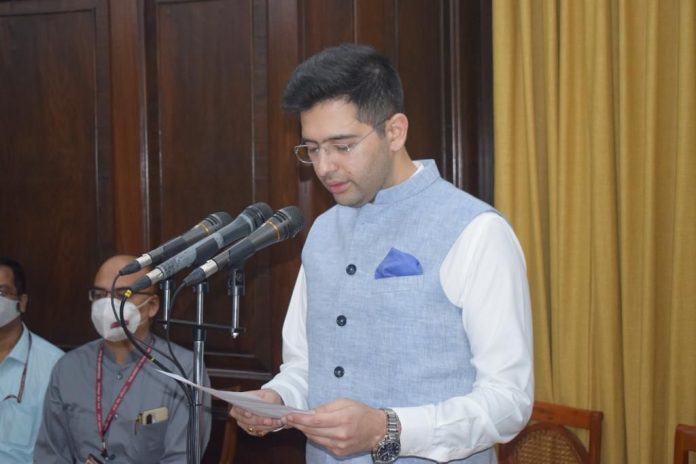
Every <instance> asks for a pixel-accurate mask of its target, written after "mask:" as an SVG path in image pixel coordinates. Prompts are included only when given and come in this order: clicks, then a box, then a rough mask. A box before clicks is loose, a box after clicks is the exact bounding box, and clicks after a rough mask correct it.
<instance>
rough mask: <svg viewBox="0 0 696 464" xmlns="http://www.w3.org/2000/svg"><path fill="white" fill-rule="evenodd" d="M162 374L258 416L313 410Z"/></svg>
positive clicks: (282, 414)
mask: <svg viewBox="0 0 696 464" xmlns="http://www.w3.org/2000/svg"><path fill="white" fill-rule="evenodd" d="M159 372H161V373H162V374H164V375H166V376H168V377H171V378H173V379H175V380H178V381H179V382H183V383H185V384H187V385H191V386H192V387H195V388H198V389H199V390H202V391H204V392H206V393H209V394H211V395H213V396H214V397H216V398H220V399H221V400H224V401H227V402H228V403H230V404H234V405H235V406H237V407H239V408H242V409H246V410H247V411H249V412H251V413H253V414H256V415H258V416H263V417H271V418H273V419H280V418H281V417H283V416H285V415H287V414H290V413H291V412H292V413H301V414H312V413H313V411H307V410H304V409H297V408H291V407H289V406H284V405H282V404H275V403H269V402H267V401H264V400H262V399H261V398H259V397H258V396H256V395H254V394H252V393H244V392H241V393H239V392H230V391H224V390H216V389H214V388H209V387H204V386H202V385H197V384H195V383H193V382H191V381H190V380H187V379H185V378H183V377H181V376H180V375H176V374H172V373H170V372H164V371H159Z"/></svg>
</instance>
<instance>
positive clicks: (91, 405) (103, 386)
mask: <svg viewBox="0 0 696 464" xmlns="http://www.w3.org/2000/svg"><path fill="white" fill-rule="evenodd" d="M133 259H134V257H132V256H114V257H112V258H110V259H108V260H107V261H106V262H105V263H104V264H102V266H101V268H99V271H97V274H96V276H95V278H94V287H93V288H92V289H90V291H89V299H90V301H91V302H92V322H93V323H94V327H95V329H96V330H97V332H98V333H99V335H101V337H102V338H101V339H100V340H95V341H93V342H90V343H87V344H86V345H83V346H81V347H79V348H76V349H74V350H72V351H70V352H68V353H67V354H66V355H65V356H64V357H63V358H62V359H61V361H60V362H58V363H57V364H56V366H55V368H54V370H53V373H52V375H51V381H50V383H49V386H48V390H47V392H46V400H45V402H44V413H43V424H42V426H41V430H40V432H39V438H38V440H37V442H36V450H35V454H34V457H35V462H40V463H42V464H43V463H52V462H78V463H82V462H90V463H96V462H107V461H108V462H124V463H125V462H130V463H139V464H145V463H159V462H177V463H181V462H186V443H187V431H188V423H189V415H190V411H189V405H188V402H187V400H186V397H185V395H184V392H183V390H182V389H181V387H180V386H179V385H177V383H176V382H175V381H174V380H173V379H171V378H169V377H166V376H164V375H162V374H161V373H159V372H156V369H158V367H157V366H156V365H154V364H153V363H150V362H147V359H146V357H145V356H144V355H143V354H142V353H141V352H140V351H138V350H137V349H136V348H135V347H134V346H133V345H132V344H131V343H130V341H129V340H128V338H127V336H126V334H125V333H124V331H123V328H122V327H121V326H120V324H119V322H118V321H117V319H116V318H115V315H114V311H113V309H112V306H111V296H112V295H111V293H110V289H111V285H112V282H113V280H114V277H115V276H116V275H117V274H118V271H119V270H120V269H121V268H123V267H124V266H125V265H126V264H128V263H129V262H130V261H132V260H133ZM148 271H149V269H143V270H142V271H140V272H138V273H135V274H131V275H127V276H123V277H120V278H119V279H118V280H117V281H116V286H117V289H116V291H115V294H114V295H113V296H114V302H115V304H116V308H117V310H118V309H119V306H120V300H121V296H122V293H123V292H124V291H125V290H126V289H127V288H128V287H130V286H131V285H132V284H133V282H135V280H137V279H138V278H139V277H141V276H142V275H144V274H145V273H146V272H148ZM158 311H159V297H158V296H157V294H156V293H155V291H154V289H153V288H149V289H145V290H143V291H142V292H138V293H135V294H133V296H131V297H130V299H128V301H127V302H126V304H125V307H124V313H123V318H124V321H125V322H126V326H127V327H128V329H129V331H130V332H132V333H133V334H134V335H135V338H136V339H138V340H141V341H142V342H143V343H144V346H146V347H147V350H148V352H149V353H150V355H151V356H153V357H155V358H156V359H157V360H158V361H159V362H161V363H162V364H164V365H165V366H166V367H167V368H168V369H169V370H171V371H172V372H175V373H179V371H178V369H177V368H176V367H175V365H174V364H173V363H172V362H171V361H170V360H169V359H166V357H165V355H164V354H166V355H169V351H168V348H167V342H166V341H165V340H163V339H162V338H160V337H157V336H155V335H154V334H152V333H151V332H150V326H151V324H152V320H153V318H154V317H155V315H156V314H157V312H158ZM172 350H173V353H174V356H175V357H176V358H177V359H178V361H179V362H180V363H181V365H182V366H183V368H184V370H185V372H186V376H187V377H188V378H191V376H192V371H193V354H192V352H191V351H188V350H186V349H184V348H182V347H180V346H178V345H174V344H172ZM163 353H164V354H163ZM204 378H205V381H206V382H207V383H209V381H208V375H207V373H205V371H204ZM209 401H210V399H209V397H207V395H206V402H207V403H208V405H209ZM206 409H207V412H206V413H205V414H203V415H202V417H201V420H202V421H203V424H202V426H201V430H202V435H203V437H202V440H201V444H202V446H203V449H205V446H206V445H207V443H208V438H209V436H210V422H211V416H210V409H209V408H206Z"/></svg>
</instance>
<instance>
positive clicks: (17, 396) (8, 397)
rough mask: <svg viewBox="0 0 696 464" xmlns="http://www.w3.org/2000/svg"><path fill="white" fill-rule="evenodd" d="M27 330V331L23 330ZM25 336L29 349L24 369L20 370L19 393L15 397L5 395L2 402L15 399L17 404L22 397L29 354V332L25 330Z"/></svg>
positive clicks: (28, 349)
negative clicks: (27, 336)
mask: <svg viewBox="0 0 696 464" xmlns="http://www.w3.org/2000/svg"><path fill="white" fill-rule="evenodd" d="M24 330H27V329H24ZM27 335H29V348H27V359H26V360H25V361H24V369H22V377H21V379H20V381H19V391H18V392H17V394H16V395H7V396H6V397H4V398H3V399H2V400H3V401H5V400H9V399H12V398H14V399H16V400H17V403H21V402H22V397H23V396H24V382H26V380H27V366H28V365H29V353H31V332H29V331H28V330H27Z"/></svg>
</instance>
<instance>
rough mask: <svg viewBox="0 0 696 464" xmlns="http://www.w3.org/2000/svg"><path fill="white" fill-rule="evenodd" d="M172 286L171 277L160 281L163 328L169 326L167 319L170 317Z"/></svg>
mask: <svg viewBox="0 0 696 464" xmlns="http://www.w3.org/2000/svg"><path fill="white" fill-rule="evenodd" d="M173 287H174V280H173V279H165V280H163V281H162V282H160V288H161V289H162V307H163V308H164V323H163V325H164V330H167V327H168V326H169V319H170V318H171V317H172V288H173Z"/></svg>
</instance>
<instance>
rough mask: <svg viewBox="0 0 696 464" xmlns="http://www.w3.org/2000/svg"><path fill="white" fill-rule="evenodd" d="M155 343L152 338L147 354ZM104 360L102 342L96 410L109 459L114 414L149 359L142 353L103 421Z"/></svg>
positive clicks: (103, 450)
mask: <svg viewBox="0 0 696 464" xmlns="http://www.w3.org/2000/svg"><path fill="white" fill-rule="evenodd" d="M154 344H155V341H154V339H153V340H152V344H150V346H148V347H147V354H148V355H149V354H150V352H151V351H152V345H154ZM103 361H104V345H103V344H102V345H101V346H100V347H99V352H98V353H97V399H96V411H97V432H99V438H100V439H101V449H102V450H101V454H102V456H104V457H105V458H107V459H108V457H109V453H108V452H107V451H106V432H107V431H108V430H109V427H110V426H111V421H112V420H113V419H114V415H115V414H116V410H117V409H118V407H119V406H120V405H121V401H123V397H124V396H126V392H127V391H128V389H129V388H130V387H131V385H132V384H133V381H134V380H135V376H136V375H138V372H140V369H142V368H143V364H145V361H147V356H145V355H142V356H141V357H140V359H139V360H138V363H137V364H136V365H135V367H134V368H133V370H132V371H131V373H130V375H129V376H128V379H126V383H125V384H123V387H121V391H119V392H118V395H116V399H114V403H113V404H112V405H111V409H109V412H108V414H107V415H106V420H105V421H104V422H102V364H103Z"/></svg>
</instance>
